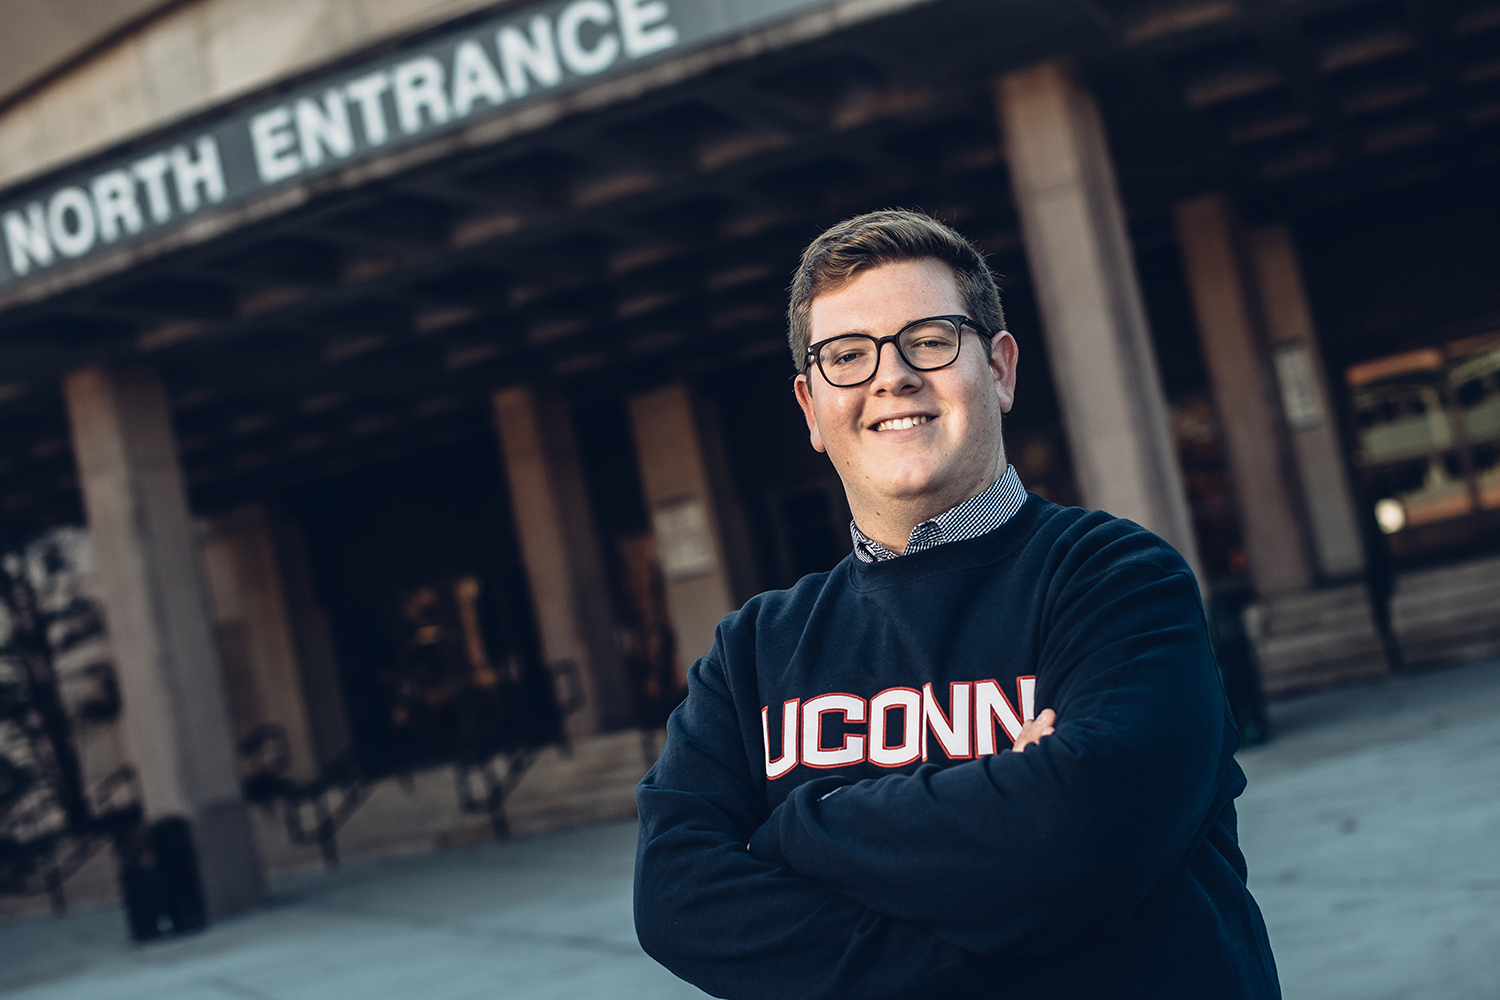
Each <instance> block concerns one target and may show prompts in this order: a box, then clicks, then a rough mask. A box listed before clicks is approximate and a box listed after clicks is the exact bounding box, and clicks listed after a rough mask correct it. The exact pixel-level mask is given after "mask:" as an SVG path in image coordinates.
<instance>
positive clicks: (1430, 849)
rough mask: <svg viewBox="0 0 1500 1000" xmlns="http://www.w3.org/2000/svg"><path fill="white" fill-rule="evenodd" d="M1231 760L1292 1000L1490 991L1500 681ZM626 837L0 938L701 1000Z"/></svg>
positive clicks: (504, 990)
mask: <svg viewBox="0 0 1500 1000" xmlns="http://www.w3.org/2000/svg"><path fill="white" fill-rule="evenodd" d="M1273 717H1274V722H1275V724H1276V726H1277V729H1278V738H1277V740H1276V741H1275V742H1274V743H1272V744H1271V745H1269V746H1266V747H1261V748H1256V749H1253V750H1248V751H1245V752H1244V753H1242V754H1241V760H1242V762H1243V763H1244V766H1245V770H1246V772H1247V773H1248V774H1249V775H1250V787H1249V789H1248V790H1247V791H1246V793H1245V795H1244V797H1243V798H1242V799H1241V801H1240V823H1241V827H1240V828H1241V839H1242V843H1243V844H1244V847H1245V853H1246V855H1247V857H1248V858H1249V863H1250V877H1251V887H1252V888H1253V889H1254V891H1255V894H1256V897H1257V898H1258V899H1259V900H1260V904H1261V908H1262V910H1263V911H1264V912H1265V914H1266V920H1267V923H1268V925H1269V927H1270V930H1271V937H1272V942H1273V944H1274V945H1275V948H1276V956H1277V961H1278V963H1279V965H1280V968H1281V976H1282V986H1283V990H1284V992H1285V995H1286V996H1287V997H1288V998H1289V1000H1301V998H1308V1000H1397V998H1401V1000H1427V998H1431V1000H1437V998H1443V1000H1466V998H1475V1000H1478V998H1482V997H1493V996H1495V995H1496V986H1495V984H1496V983H1497V982H1500V849H1497V845H1500V664H1487V665H1482V666H1474V667H1467V668H1463V669H1458V670H1452V671H1447V672H1443V673H1433V674H1424V675H1420V676H1414V677H1406V678H1400V679H1396V680H1390V681H1387V682H1385V683H1383V684H1379V685H1376V686H1372V687H1367V688H1359V689H1354V690H1347V691H1339V692H1333V693H1329V694H1323V695H1317V696H1313V697H1310V698H1304V699H1300V700H1298V701H1294V702H1289V703H1285V704H1282V705H1278V706H1275V708H1274V712H1273ZM634 845H635V825H634V823H633V822H629V821H626V822H614V823H609V824H606V825H600V826H594V827H590V828H585V829H579V830H574V831H571V832H569V833H563V834H553V835H547V836H538V837H533V838H522V839H517V840H515V841H511V842H509V843H501V844H496V843H488V844H479V845H473V846H468V847H463V848H460V849H454V850H451V851H447V852H440V853H432V854H426V855H423V856H419V857H407V858H401V859H396V860H391V861H385V862H360V863H355V864H351V865H349V866H347V867H346V868H344V869H343V870H342V871H339V872H336V873H333V874H322V873H308V874H302V875H297V876H292V877H283V878H281V879H279V880H277V881H276V882H275V883H273V886H274V902H273V904H272V905H271V906H269V907H267V908H266V909H264V910H262V911H260V912H257V913H255V914H252V915H250V916H247V917H242V918H239V919H236V920H230V921H225V922H224V923H222V924H219V925H217V926H215V927H212V928H210V929H209V930H208V931H207V932H206V933H204V934H201V935H197V936H195V937H190V938H186V939H182V940H178V941H171V942H166V943H158V944H153V945H150V946H148V947H134V946H131V945H130V944H128V943H127V942H126V941H125V936H124V923H123V918H122V917H121V915H120V913H119V911H118V910H116V909H114V908H110V909H102V910H96V911H92V912H87V913H77V914H73V915H70V916H67V917H65V918H63V919H61V920H49V919H42V920H34V921H29V922H24V923H19V924H12V925H9V926H0V995H4V996H8V997H10V996H13V997H24V998H26V1000H44V998H45V1000H64V998H66V1000H74V998H83V997H87V998H89V1000H147V998H150V1000H224V998H254V1000H342V998H345V997H348V998H351V1000H352V998H359V1000H408V998H410V1000H418V998H420V1000H466V998H476V1000H477V998H480V997H484V998H487V1000H488V998H496V997H500V998H505V1000H542V998H548V1000H551V998H556V1000H564V998H568V1000H571V998H583V997H608V998H611V1000H634V998H641V1000H644V998H653V1000H656V998H661V1000H672V998H675V997H681V998H688V997H701V996H703V994H701V993H698V992H697V991H696V990H694V989H692V988H691V987H688V986H687V985H685V984H683V983H681V982H679V981H677V980H676V979H674V978H673V977H672V976H671V975H670V974H669V973H667V972H665V971H664V970H662V969H661V968H659V967H658V966H656V964H655V963H653V962H652V961H651V960H650V959H649V958H647V957H646V956H645V955H644V954H643V953H642V952H641V950H640V947H639V945H637V943H636V941H635V934H634V931H633V928H632V924H631V916H630V912H631V911H630V882H631V864H632V861H633V856H634Z"/></svg>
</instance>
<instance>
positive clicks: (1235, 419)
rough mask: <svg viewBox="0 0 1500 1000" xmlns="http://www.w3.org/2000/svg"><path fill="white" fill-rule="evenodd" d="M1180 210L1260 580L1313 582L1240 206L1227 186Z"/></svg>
mask: <svg viewBox="0 0 1500 1000" xmlns="http://www.w3.org/2000/svg"><path fill="white" fill-rule="evenodd" d="M1173 216H1174V221H1175V222H1176V227H1177V241H1178V243H1179V245H1180V246H1181V248H1182V261H1183V268H1184V270H1185V271H1186V274H1187V283H1188V289H1189V291H1190V292H1191V295H1192V300H1193V312H1194V314H1195V316H1196V317H1197V321H1198V339H1199V342H1200V343H1201V344H1202V345H1203V357H1204V361H1205V362H1206V363H1207V365H1208V378H1209V383H1210V385H1211V386H1212V388H1213V395H1214V402H1215V404H1216V405H1217V407H1218V411H1219V415H1220V418H1221V421H1222V423H1223V426H1224V443H1225V447H1226V450H1227V451H1228V453H1229V467H1230V471H1231V473H1232V474H1233V476H1234V488H1235V493H1236V495H1237V496H1238V498H1239V511H1240V527H1241V530H1242V531H1243V534H1244V540H1245V557H1246V559H1247V560H1248V561H1249V563H1250V579H1251V582H1252V583H1253V584H1254V586H1255V590H1256V592H1257V593H1258V594H1259V595H1260V596H1261V597H1272V596H1275V595H1276V594H1284V593H1289V592H1292V591H1297V590H1306V589H1307V588H1308V587H1310V586H1312V583H1313V566H1312V561H1311V559H1310V558H1309V556H1310V553H1309V548H1308V545H1307V541H1306V535H1305V532H1304V530H1303V527H1302V514H1301V509H1300V508H1301V504H1300V503H1299V502H1298V493H1300V490H1298V489H1297V487H1296V484H1295V482H1294V481H1293V480H1292V478H1291V476H1290V475H1289V470H1290V468H1291V463H1290V462H1288V460H1287V458H1288V456H1287V455H1286V454H1285V452H1284V451H1283V447H1282V442H1283V433H1284V431H1283V427H1282V423H1281V412H1280V410H1281V407H1280V406H1279V405H1278V402H1279V394H1278V392H1277V389H1276V383H1275V376H1274V375H1273V374H1272V373H1271V371H1270V366H1269V364H1268V361H1267V358H1266V352H1265V350H1264V347H1263V341H1262V336H1261V318H1260V310H1259V303H1258V302H1257V301H1256V300H1255V296H1256V291H1255V288H1254V287H1253V285H1252V284H1251V280H1252V279H1251V277H1250V274H1249V270H1248V268H1247V266H1246V265H1247V263H1248V262H1247V260H1246V257H1245V254H1244V252H1243V245H1242V243H1241V236H1240V233H1239V228H1238V222H1237V220H1236V219H1235V217H1234V210H1233V208H1232V207H1231V206H1230V205H1229V202H1228V200H1227V199H1225V197H1224V196H1223V195H1222V194H1206V195H1202V196H1199V197H1196V198H1189V199H1187V200H1185V201H1181V202H1178V203H1177V205H1176V206H1175V208H1174V210H1173Z"/></svg>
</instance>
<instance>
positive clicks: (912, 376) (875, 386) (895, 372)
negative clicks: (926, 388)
mask: <svg viewBox="0 0 1500 1000" xmlns="http://www.w3.org/2000/svg"><path fill="white" fill-rule="evenodd" d="M877 362H878V363H877V364H876V366H875V378H874V379H873V380H871V383H870V388H871V389H872V390H874V391H876V392H879V391H881V390H884V391H886V392H892V393H899V392H905V391H907V390H909V389H914V388H916V387H917V386H920V385H921V384H922V376H921V375H920V374H918V373H917V372H915V371H913V370H912V369H911V368H910V367H909V366H908V365H907V363H906V359H905V358H903V357H902V356H901V352H900V350H898V349H897V348H896V342H895V341H894V340H892V341H888V342H886V343H884V344H881V345H880V356H879V358H877Z"/></svg>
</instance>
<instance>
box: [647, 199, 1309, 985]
mask: <svg viewBox="0 0 1500 1000" xmlns="http://www.w3.org/2000/svg"><path fill="white" fill-rule="evenodd" d="M789 316H790V327H791V332H790V339H791V344H792V355H793V357H794V358H795V359H796V361H797V365H798V370H799V372H800V374H799V375H798V376H797V379H796V393H797V400H798V402H799V403H800V404H801V406H802V410H803V412H804V414H805V415H806V417H807V426H808V430H809V432H810V434H811V436H812V445H813V447H814V448H816V449H818V450H819V451H823V452H826V453H827V455H828V457H829V458H830V459H831V460H832V462H833V464H834V467H835V468H836V469H837V470H838V474H839V476H840V478H841V479H842V480H843V483H844V489H845V491H846V492H847V494H848V497H849V507H850V509H851V510H852V511H853V513H854V524H853V525H852V527H851V531H852V532H853V535H854V543H855V547H854V554H853V555H852V556H850V557H848V558H846V559H844V560H843V561H842V562H841V563H839V565H838V566H836V567H835V568H834V569H833V570H832V571H830V572H828V573H820V574H815V575H812V576H809V577H806V578H805V579H803V580H801V581H799V582H798V583H797V584H796V586H794V587H793V588H792V589H790V590H786V591H779V592H774V593H768V594H762V595H760V596H759V597H756V598H755V599H753V600H751V601H750V602H749V603H747V604H746V605H745V607H744V608H743V609H742V610H740V611H738V612H736V613H734V614H731V615H729V616H727V617H726V618H725V619H724V620H723V621H722V622H721V623H720V625H719V629H718V634H717V638H716V640H715V642H714V646H713V648H712V649H711V650H709V651H708V653H707V655H705V656H704V657H703V658H702V659H700V660H698V662H697V663H695V664H694V665H693V668H692V670H691V671H690V672H689V676H688V696H687V700H686V701H685V702H684V703H683V704H682V706H681V707H680V708H678V709H677V711H676V712H675V713H674V714H673V716H672V718H671V721H670V723H669V725H668V737H667V743H666V747H665V749H664V750H663V751H662V755H661V758H660V760H658V761H657V764H656V766H655V767H654V768H652V769H651V772H650V773H649V774H647V775H646V777H645V779H644V780H642V782H641V785H640V789H639V791H638V793H637V801H638V803H639V806H640V816H641V833H640V842H639V848H638V854H637V859H636V889H635V916H636V929H637V932H638V933H639V936H640V939H641V943H642V945H643V946H644V947H645V949H646V951H647V952H648V953H650V954H651V955H652V956H653V957H654V958H656V959H657V960H658V961H660V962H661V963H662V964H663V965H665V966H667V967H668V968H669V969H671V970H672V971H673V972H675V973H676V974H677V975H679V976H681V977H682V978H684V979H686V980H688V981H689V982H692V983H695V984H697V985H698V986H700V987H701V988H703V989H704V990H707V991H708V992H709V993H712V994H714V995H716V996H722V997H734V998H739V997H745V998H754V997H765V998H777V1000H788V998H804V997H805V998H840V1000H862V998H887V997H889V998H897V997H913V998H933V1000H945V998H958V997H1012V996H1014V997H1028V998H1029V997H1038V996H1040V997H1046V998H1048V1000H1064V998H1075V997H1076V998H1090V1000H1092V998H1098V997H1138V996H1139V997H1148V996H1149V997H1153V998H1166V997H1172V998H1175V997H1184V998H1206V997H1214V998H1257V1000H1261V998H1270V997H1277V996H1279V995H1280V990H1279V987H1278V985H1277V979H1276V969H1275V964H1274V961H1273V959H1272V957H1271V949H1270V945H1269V943H1268V941H1267V939H1266V931H1265V925H1264V923H1263V922H1262V920H1261V916H1260V911H1259V909H1258V908H1257V907H1256V905H1255V901H1254V900H1253V899H1252V898H1251V896H1250V893H1249V891H1248V890H1247V889H1246V887H1245V862H1244V858H1243V857H1242V856H1241V854H1240V851H1239V847H1238V844H1237V843H1236V836H1235V812H1234V799H1235V797H1236V796H1237V795H1238V794H1239V793H1240V791H1241V790H1243V788H1244V786H1245V779H1244V775H1243V774H1242V773H1241V771H1240V768H1239V766H1238V765H1237V764H1236V763H1235V761H1234V757H1233V754H1234V750H1235V747H1236V744H1237V736H1236V733H1235V730H1234V726H1233V723H1232V722H1231V720H1230V715H1229V711H1228V706H1227V704H1226V702H1225V699H1224V696H1223V692H1222V689H1221V687H1220V684H1219V679H1218V674H1217V671H1216V670H1215V667H1214V661H1213V655H1212V653H1211V652H1210V650H1209V645H1208V636H1207V633H1206V630H1205V627H1204V621H1203V610H1202V606H1201V604H1200V603H1199V599H1198V591H1197V586H1196V584H1195V582H1194V580H1193V577H1192V575H1191V573H1190V571H1189V570H1188V568H1187V565H1186V564H1185V563H1184V562H1183V560H1182V558H1181V557H1180V556H1179V555H1178V554H1177V553H1176V552H1175V551H1174V550H1173V549H1172V548H1171V547H1170V546H1168V545H1167V544H1166V543H1165V542H1163V541H1162V540H1161V539H1159V538H1157V537H1156V536H1155V535H1153V534H1151V533H1150V532H1148V531H1146V530H1145V529H1144V528H1141V527H1140V526H1139V525H1136V524H1133V523H1131V522H1129V521H1124V520H1119V519H1116V518H1113V517H1111V516H1110V515H1108V514H1105V513H1102V512H1098V511H1085V510H1080V509H1076V508H1062V507H1058V506H1056V505H1055V504H1051V503H1048V502H1047V501H1045V500H1042V499H1041V498H1040V497H1037V496H1035V495H1031V494H1027V493H1026V492H1025V491H1024V490H1023V489H1022V487H1021V484H1020V481H1019V479H1018V478H1017V476H1016V472H1015V470H1014V469H1012V468H1010V467H1009V466H1008V465H1007V464H1006V461H1005V449H1004V444H1003V442H1002V440H1001V416H1002V414H1003V413H1005V412H1006V411H1008V410H1009V409H1010V407H1011V403H1012V401H1013V399H1014V392H1015V383H1016V357H1017V352H1016V343H1015V340H1014V339H1013V338H1012V337H1011V335H1010V334H1009V333H1007V332H1005V325H1004V319H1003V316H1002V314H1001V310H1000V301H999V295H998V292H997V291H996V288H995V283H994V280H993V278H992V277H991V275H990V272H989V270H988V268H987V266H986V265H985V262H984V259H983V257H982V256H981V255H980V254H979V253H978V251H976V250H975V249H974V248H973V247H972V246H971V245H970V244H969V243H968V242H967V241H966V240H964V239H963V237H961V236H959V235H958V234H957V233H955V232H953V231H952V230H950V229H948V228H947V227H946V226H944V225H942V224H941V223H938V222H936V221H934V220H932V219H930V218H928V217H926V216H923V215H919V214H915V213H910V212H876V213H872V214H870V215H865V216H860V217H859V218H856V219H851V220H849V221H847V222H844V223H842V224H840V225H838V226H835V227H834V228H833V229H831V230H829V231H828V232H826V233H824V234H823V235H822V236H820V237H819V238H818V239H817V240H815V241H814V242H813V244H812V245H811V246H810V247H808V249H807V251H806V252H805V253H804V254H803V257H802V262H801V265H800V267H799V268H798V271H797V274H796V276H795V278H794V279H793V282H792V292H791V306H790V310H789ZM1035 706H1045V707H1046V709H1048V711H1046V712H1043V713H1042V714H1041V715H1039V716H1037V718H1036V719H1035V720H1033V719H1032V716H1033V714H1034V712H1033V709H1034V707H1035ZM1054 713H1055V714H1054ZM1007 749H1010V750H1015V751H1024V752H1000V751H1006V750H1007Z"/></svg>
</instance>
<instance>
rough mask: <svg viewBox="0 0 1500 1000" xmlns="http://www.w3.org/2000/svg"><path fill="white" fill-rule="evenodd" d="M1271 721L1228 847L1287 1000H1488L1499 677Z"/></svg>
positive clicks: (1499, 824)
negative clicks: (1254, 904)
mask: <svg viewBox="0 0 1500 1000" xmlns="http://www.w3.org/2000/svg"><path fill="white" fill-rule="evenodd" d="M1272 719H1273V724H1274V725H1275V727H1276V739H1275V741H1274V742H1272V743H1271V744H1269V745H1268V746H1265V747H1258V748H1255V749H1252V750H1246V751H1243V752H1242V753H1241V754H1240V762H1241V764H1242V765H1243V766H1244V768H1245V772H1246V774H1247V775H1249V778H1250V786H1249V788H1247V789H1246V791H1245V794H1244V795H1243V796H1242V797H1241V799H1240V803H1239V813H1240V843H1241V845H1242V846H1243V847H1244V850H1245V856H1246V858H1247V860H1248V862H1249V865H1250V888H1251V890H1252V891H1253V892H1254V893H1255V897H1256V899H1257V900H1259V902H1260V907H1261V912H1263V913H1264V914H1265V916H1266V923H1267V925H1268V927H1269V928H1270V932H1271V944H1272V946H1273V948H1274V949H1275V952H1276V961H1277V965H1278V966H1279V968H1280V970H1281V985H1282V990H1283V992H1284V993H1285V995H1286V996H1287V997H1288V1000H1296V998H1316V1000H1346V998H1347V1000H1398V998H1399V1000H1439V998H1441V1000H1468V998H1473V1000H1481V998H1485V1000H1489V998H1493V997H1496V996H1500V663H1488V664H1483V665H1476V666H1470V667H1464V668H1459V669H1454V670H1448V671H1442V672H1437V673H1430V674H1418V675H1414V676H1409V677H1401V678H1397V679H1394V680H1388V681H1385V682H1384V683H1381V684H1377V685H1373V686H1370V687H1364V688H1356V689H1352V690H1347V691H1336V692H1330V693H1327V694H1321V695H1314V696H1311V697H1308V698H1302V699H1298V700H1296V701H1291V702H1286V703H1284V704H1281V705H1277V706H1273V713H1272Z"/></svg>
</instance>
